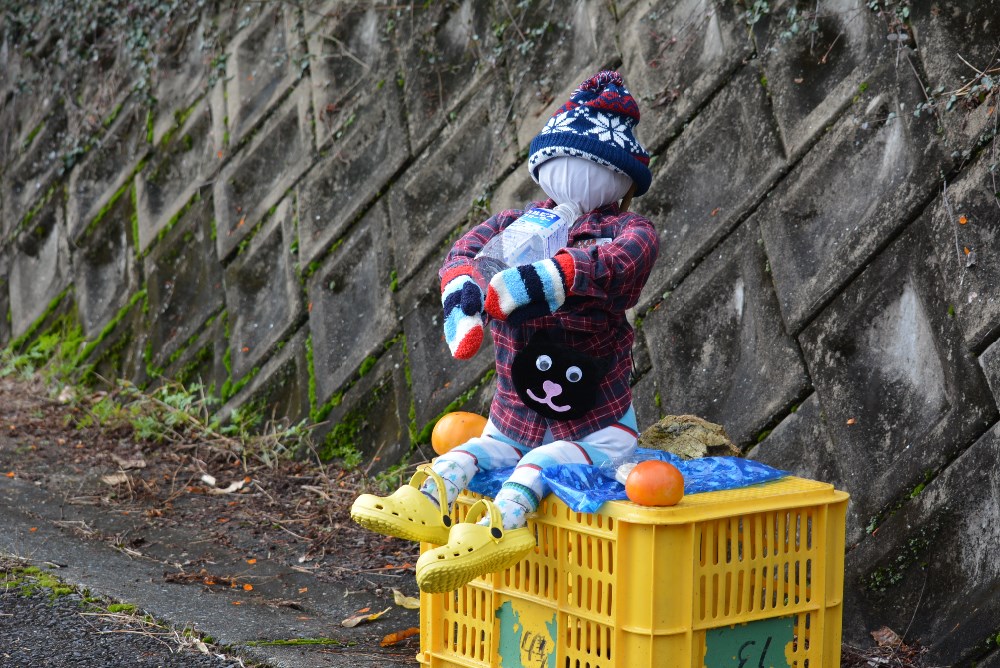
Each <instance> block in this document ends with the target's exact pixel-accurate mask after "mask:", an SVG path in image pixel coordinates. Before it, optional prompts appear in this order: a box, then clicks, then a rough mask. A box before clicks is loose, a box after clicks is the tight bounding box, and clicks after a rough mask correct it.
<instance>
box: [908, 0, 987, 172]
mask: <svg viewBox="0 0 1000 668" xmlns="http://www.w3.org/2000/svg"><path fill="white" fill-rule="evenodd" d="M998 11H1000V3H998V2H997V0H951V2H948V3H947V4H944V5H940V4H935V3H930V4H923V3H917V6H914V7H912V8H911V10H910V20H909V25H911V26H912V28H913V37H914V38H915V41H916V43H917V48H918V51H919V53H920V60H921V61H922V63H923V65H924V68H925V69H926V72H927V75H926V76H927V80H928V81H927V84H926V85H927V89H928V93H929V94H932V95H934V101H935V111H932V110H931V109H928V108H925V110H924V111H922V112H921V113H922V114H926V115H931V114H934V113H936V115H937V120H938V121H939V122H940V123H941V125H942V126H943V128H944V131H945V133H946V135H947V137H948V140H949V144H951V148H952V149H953V150H955V151H958V152H962V151H966V150H970V149H972V148H973V146H974V145H975V144H976V143H978V142H981V141H984V140H987V139H989V137H990V135H991V134H995V133H996V118H995V116H994V115H993V112H992V111H991V108H992V107H993V105H994V104H995V102H991V103H988V104H982V102H983V101H984V96H983V93H986V92H988V91H986V90H985V89H984V88H982V87H981V86H980V88H979V89H978V90H977V91H973V90H972V88H973V87H974V86H976V85H977V84H979V85H981V84H982V83H983V81H982V79H980V78H978V77H977V76H976V68H978V69H979V70H987V69H990V68H992V67H995V66H996V60H997V54H996V49H995V46H996V45H995V39H994V35H995V32H996V17H997V12H998ZM956 44H960V45H961V49H960V53H956V49H955V45H956ZM993 86H994V88H995V86H996V83H995V79H994V84H993ZM953 94H954V95H955V98H956V99H955V101H954V102H953V103H952V102H951V96H952V95H953ZM994 100H995V97H994ZM949 107H950V109H949Z"/></svg>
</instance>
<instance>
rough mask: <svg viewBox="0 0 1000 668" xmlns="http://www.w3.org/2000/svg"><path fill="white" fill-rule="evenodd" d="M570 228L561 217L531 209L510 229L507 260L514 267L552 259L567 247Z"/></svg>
mask: <svg viewBox="0 0 1000 668" xmlns="http://www.w3.org/2000/svg"><path fill="white" fill-rule="evenodd" d="M568 231H569V227H568V226H567V225H566V223H565V222H564V221H563V219H562V218H560V217H559V214H557V213H555V212H554V211H549V210H548V209H528V210H527V211H526V212H524V214H523V215H522V216H521V217H520V218H518V219H517V220H515V221H514V222H513V223H511V224H510V225H508V226H507V228H506V229H505V230H504V237H505V239H507V240H508V241H509V243H508V242H505V245H504V256H505V257H504V259H505V260H506V261H507V264H508V265H510V266H512V267H513V266H517V265H521V264H528V263H530V262H536V261H538V260H542V259H544V258H547V257H552V256H553V255H555V254H556V253H557V252H558V251H559V250H560V249H562V248H564V247H565V246H566V241H567V234H568Z"/></svg>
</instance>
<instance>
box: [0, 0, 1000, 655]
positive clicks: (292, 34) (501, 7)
mask: <svg viewBox="0 0 1000 668" xmlns="http://www.w3.org/2000/svg"><path fill="white" fill-rule="evenodd" d="M21 4H23V5H26V7H23V8H18V7H14V8H9V9H5V10H4V12H5V14H4V18H5V22H4V24H3V38H2V41H0V156H2V160H0V213H2V215H0V220H2V225H0V231H2V235H3V237H2V245H0V280H2V288H3V289H2V290H0V308H2V309H3V310H4V311H5V312H6V313H7V318H6V319H0V343H3V344H4V345H13V346H14V347H15V348H23V347H25V346H27V345H29V344H30V342H31V341H32V340H33V339H34V338H36V337H37V336H39V335H40V334H42V333H44V332H45V331H47V329H48V328H50V327H52V326H53V323H55V322H56V321H57V320H59V321H60V322H61V323H65V322H67V321H69V322H73V323H76V324H78V325H79V326H80V327H81V328H82V331H83V334H84V336H85V337H86V339H87V341H88V344H89V345H88V347H87V348H86V352H87V355H86V359H84V360H81V361H82V362H84V363H88V364H92V365H94V368H96V369H97V370H99V371H100V372H101V373H102V374H104V375H117V376H124V377H128V378H130V379H132V380H134V381H136V382H139V383H155V382H156V379H157V378H158V377H161V376H163V377H169V378H176V379H180V380H182V381H184V382H188V383H190V382H195V381H200V382H203V383H204V384H206V385H207V386H208V387H209V388H210V389H211V391H212V392H213V393H214V394H215V395H216V396H218V397H219V399H220V400H221V401H222V402H223V405H224V407H223V412H224V413H225V412H227V411H231V410H232V409H234V408H235V407H237V406H240V405H244V404H247V403H249V402H255V403H257V404H258V405H261V404H263V405H267V406H270V407H272V408H274V409H275V410H276V411H277V413H278V414H279V415H283V416H286V417H288V418H289V419H291V420H296V421H297V420H301V419H306V418H308V419H311V420H313V421H322V422H324V426H323V427H321V428H320V429H319V431H318V433H317V435H318V436H319V438H320V439H321V440H322V442H323V444H322V447H321V450H322V452H324V453H325V454H326V455H328V456H335V455H336V456H344V455H349V456H353V457H354V458H355V459H357V458H358V457H360V459H361V460H362V461H365V462H366V463H370V464H372V470H379V469H382V468H385V467H387V466H389V465H391V464H393V463H396V462H399V461H400V460H401V459H402V458H404V457H406V456H408V453H412V451H413V448H415V447H417V446H419V445H420V444H422V443H426V441H427V437H428V433H429V429H430V427H431V426H432V425H433V423H434V421H435V419H436V418H437V416H439V415H440V414H441V413H443V412H445V411H448V410H454V409H456V408H468V409H472V410H478V411H483V410H485V407H486V406H487V405H488V400H489V397H490V392H491V387H492V386H491V371H490V369H491V366H492V349H491V348H490V347H489V346H486V347H484V350H483V351H481V353H480V354H479V355H478V356H477V357H476V358H474V359H473V360H471V361H469V362H465V363H458V362H455V361H454V360H452V359H451V358H450V357H449V355H448V352H447V348H446V347H445V345H444V343H443V341H442V336H441V332H440V325H441V323H440V306H439V303H440V302H439V297H438V293H437V276H436V272H437V268H438V266H439V264H440V261H441V259H442V257H443V256H444V254H445V252H446V251H447V248H448V246H449V244H450V243H451V241H453V240H454V239H455V238H456V236H457V235H458V234H460V233H461V232H462V231H463V230H464V229H467V227H468V226H469V225H470V224H472V223H474V222H477V221H478V220H480V219H482V218H484V217H485V216H487V215H488V214H489V213H490V212H491V211H498V210H500V209H502V208H507V207H512V206H520V205H521V204H523V203H524V202H526V201H528V200H530V199H532V198H536V197H538V196H539V194H540V193H539V191H538V190H537V187H536V186H534V184H533V183H532V182H531V181H530V179H529V178H528V176H527V173H526V169H525V167H524V160H525V156H526V150H527V146H528V143H529V142H530V140H531V138H532V136H533V135H534V134H535V133H536V132H537V130H538V129H539V128H540V127H541V125H542V124H543V123H544V121H545V119H546V118H547V117H548V116H549V115H550V114H551V113H552V111H554V110H555V108H556V107H557V106H559V105H560V104H561V103H562V102H563V101H565V99H566V98H567V97H568V95H569V93H570V92H571V91H572V89H573V88H574V87H575V86H576V84H577V83H579V82H580V81H581V80H583V79H584V78H586V77H587V76H589V75H590V74H592V73H594V72H595V71H596V70H598V69H600V68H605V67H613V68H619V69H620V70H621V71H622V72H623V74H624V75H625V78H626V82H627V84H628V85H629V87H630V89H631V90H632V92H633V93H634V94H635V95H636V96H637V98H638V99H639V102H640V105H641V108H642V112H643V117H642V122H641V123H640V125H639V128H638V136H639V138H640V139H641V140H642V141H643V142H644V143H645V144H646V145H647V147H648V148H650V149H651V152H652V153H653V154H654V155H655V160H654V163H653V165H652V169H653V173H654V181H653V185H652V187H651V189H650V191H649V193H648V194H647V195H646V196H644V197H642V198H640V199H638V200H636V202H635V203H634V208H635V210H637V211H639V212H641V213H643V214H645V215H647V216H648V217H649V218H650V219H651V220H653V222H654V224H655V225H656V226H657V228H658V229H659V231H660V240H661V256H660V259H659V262H658V264H657V267H656V269H655V271H654V273H653V276H652V278H651V280H650V282H649V284H648V285H647V288H646V291H645V293H644V296H643V298H642V301H641V303H640V306H639V309H638V320H637V328H638V330H639V336H638V337H637V347H636V363H637V364H636V367H637V368H636V370H637V374H636V383H635V392H636V405H637V408H638V412H639V419H640V422H641V424H642V425H643V426H645V425H649V424H651V423H652V422H654V421H655V420H657V419H658V418H659V417H660V416H661V415H662V414H679V413H695V414H698V415H701V416H704V417H705V418H707V419H709V420H712V421H715V422H719V423H722V424H723V425H724V426H725V427H726V429H727V430H728V432H729V434H730V435H731V436H732V437H733V438H734V440H736V441H737V443H738V444H739V445H740V446H741V448H743V450H744V451H745V452H747V453H748V454H749V455H750V456H752V457H756V458H758V459H761V460H763V461H766V462H768V463H771V464H774V465H777V466H780V467H783V468H786V469H789V470H791V471H793V472H795V473H797V474H800V475H805V476H809V477H815V478H820V479H824V480H829V481H831V482H834V483H836V485H837V486H838V487H840V488H843V489H846V490H848V491H849V492H851V494H852V502H851V505H850V511H849V526H848V549H849V554H848V581H847V600H846V614H845V638H846V639H848V640H852V641H854V642H858V643H861V642H865V641H866V640H867V633H868V631H870V630H872V629H874V628H877V627H878V626H881V625H883V624H886V625H888V626H890V627H892V628H894V629H895V630H897V631H898V632H903V631H904V630H906V629H909V636H908V638H911V637H912V638H918V639H920V640H921V641H922V642H923V643H925V644H927V645H929V646H930V647H931V649H932V651H933V652H934V654H935V657H936V659H937V660H939V662H942V663H947V664H952V663H959V662H962V661H968V660H971V659H973V658H979V657H984V656H986V657H988V659H987V661H986V663H988V664H990V665H992V663H993V662H997V661H1000V659H998V658H996V657H997V655H996V653H995V652H994V650H995V649H996V646H997V642H996V638H997V633H998V631H1000V628H998V626H1000V622H997V621H996V620H997V619H998V613H1000V603H997V601H996V597H995V596H993V595H992V592H993V591H994V590H995V588H996V587H997V586H1000V569H998V568H997V566H996V563H997V562H996V559H995V558H994V557H993V555H994V553H995V552H996V551H997V550H998V549H1000V533H998V532H997V530H996V527H997V526H1000V474H997V473H995V472H994V470H995V468H996V467H995V465H994V463H995V461H996V459H997V455H998V452H1000V432H998V427H997V418H998V411H997V401H998V397H1000V341H998V339H1000V259H998V258H1000V201H998V194H997V193H998V191H1000V188H998V186H997V178H998V176H997V171H998V160H1000V156H998V154H1000V150H998V147H997V139H996V130H997V118H998V116H1000V113H998V112H997V110H996V105H997V101H998V95H997V93H996V87H997V84H998V83H1000V81H998V80H997V77H998V76H1000V71H998V70H997V68H998V66H1000V55H998V52H997V41H996V35H997V28H998V24H1000V1H998V0H955V1H949V0H941V1H939V2H899V1H897V2H879V3H870V2H867V0H820V1H819V2H818V3H816V2H812V1H811V0H810V1H809V2H791V1H783V0H778V1H776V2H772V3H770V4H769V5H767V6H766V7H765V6H763V5H764V4H766V3H751V2H742V1H738V2H730V1H729V0H726V1H723V0H714V1H713V0H682V1H681V2H667V1H665V0H632V1H624V2H599V1H597V0H577V1H575V2H566V3H546V2H518V3H514V2H505V3H479V2H474V1H473V0H464V1H458V0H454V1H451V2H431V3H423V2H421V3H412V4H410V3H392V4H390V5H386V4H380V3H372V2H333V1H330V2H311V3H304V5H303V6H302V7H299V6H298V4H297V3H282V2H264V3H256V2H255V3H249V4H246V5H244V4H241V3H238V2H209V1H207V0H202V1H200V2H195V1H194V0H190V1H184V2H182V1H180V0H173V1H168V0H159V1H154V0H142V1H137V2H133V3H130V4H129V5H128V7H123V8H116V7H114V6H112V5H114V4H116V3H98V2H82V3H72V4H73V6H74V8H73V9H67V7H65V6H63V5H64V4H65V3H62V2H54V1H53V2H42V3H21ZM28 5H30V6H28ZM36 5H37V6H36ZM494 5H495V6H494ZM872 5H876V6H875V7H873V6H872ZM8 6H9V5H8ZM85 17H86V18H87V19H92V20H87V21H84V18H85ZM121 35H126V38H124V39H118V37H120V36H121ZM425 452H426V451H425Z"/></svg>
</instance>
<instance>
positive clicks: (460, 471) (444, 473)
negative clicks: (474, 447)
mask: <svg viewBox="0 0 1000 668" xmlns="http://www.w3.org/2000/svg"><path fill="white" fill-rule="evenodd" d="M468 459H469V460H470V464H471V468H470V467H468V466H462V464H461V463H459V462H458V461H455V460H454V459H452V458H450V457H449V458H445V457H438V459H437V460H436V461H435V462H434V463H433V464H432V465H431V468H433V469H434V472H435V473H437V474H438V475H439V476H441V478H442V479H443V480H444V490H445V493H446V494H447V495H448V499H447V501H448V507H449V508H451V504H453V503H455V499H457V498H458V494H459V492H461V491H462V490H463V489H465V488H466V487H468V486H469V481H470V480H472V476H474V475H476V465H475V460H473V459H472V457H468ZM420 491H421V492H423V493H424V494H425V495H426V496H427V498H429V499H430V500H431V501H433V502H434V503H437V502H438V498H437V485H435V484H434V481H433V480H431V479H430V478H428V479H427V480H425V481H424V482H423V484H422V485H421V486H420Z"/></svg>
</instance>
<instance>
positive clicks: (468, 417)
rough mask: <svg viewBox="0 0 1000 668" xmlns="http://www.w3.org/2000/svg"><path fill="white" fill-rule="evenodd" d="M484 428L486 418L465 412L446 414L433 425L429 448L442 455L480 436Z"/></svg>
mask: <svg viewBox="0 0 1000 668" xmlns="http://www.w3.org/2000/svg"><path fill="white" fill-rule="evenodd" d="M485 426H486V418H484V417H483V416H482V415H476V414H475V413H467V412H465V411H456V412H454V413H446V414H445V415H444V417H442V418H441V419H440V420H438V422H437V424H436V425H434V431H432V432H431V447H432V448H434V452H436V453H438V454H439V455H443V454H444V453H446V452H448V451H449V450H451V449H452V448H454V447H455V446H458V445H462V444H463V443H465V442H466V441H468V440H469V439H470V438H476V437H477V436H482V435H483V428H484V427H485Z"/></svg>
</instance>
